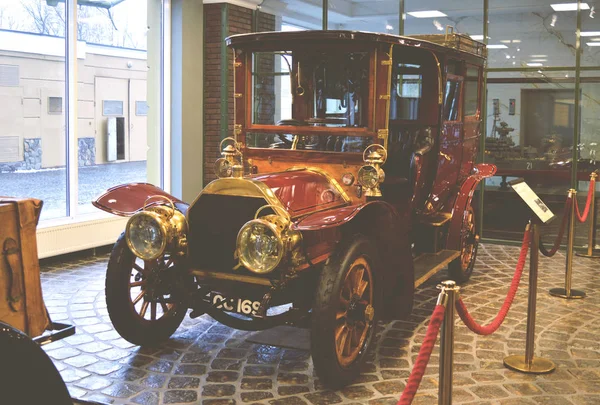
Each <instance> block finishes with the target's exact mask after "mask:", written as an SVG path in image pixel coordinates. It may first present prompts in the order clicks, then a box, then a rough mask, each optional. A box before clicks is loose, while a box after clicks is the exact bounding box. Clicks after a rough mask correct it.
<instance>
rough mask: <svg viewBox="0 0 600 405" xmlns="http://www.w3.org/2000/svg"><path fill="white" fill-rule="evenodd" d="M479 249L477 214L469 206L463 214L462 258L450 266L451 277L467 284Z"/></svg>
mask: <svg viewBox="0 0 600 405" xmlns="http://www.w3.org/2000/svg"><path fill="white" fill-rule="evenodd" d="M478 247H479V235H478V234H477V228H476V223H475V213H474V212H473V207H471V206H469V207H468V208H467V209H466V210H465V211H464V213H463V221H462V227H461V229H460V256H459V257H458V258H457V259H456V260H455V261H453V262H452V263H450V265H449V266H448V272H449V274H450V277H452V278H453V279H454V280H456V281H458V282H465V281H467V280H468V279H469V278H470V277H471V274H472V273H473V267H474V266H475V259H476V258H477V248H478Z"/></svg>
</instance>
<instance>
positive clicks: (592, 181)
mask: <svg viewBox="0 0 600 405" xmlns="http://www.w3.org/2000/svg"><path fill="white" fill-rule="evenodd" d="M595 190H596V178H595V177H592V178H591V179H590V187H589V188H588V195H587V200H586V201H585V209H584V210H583V215H581V213H580V212H579V203H578V202H577V199H576V198H575V211H576V212H577V220H578V221H579V222H581V223H583V222H585V220H586V219H587V217H588V214H589V213H590V206H591V202H592V196H593V195H594V191H595Z"/></svg>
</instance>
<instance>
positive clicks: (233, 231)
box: [188, 194, 273, 273]
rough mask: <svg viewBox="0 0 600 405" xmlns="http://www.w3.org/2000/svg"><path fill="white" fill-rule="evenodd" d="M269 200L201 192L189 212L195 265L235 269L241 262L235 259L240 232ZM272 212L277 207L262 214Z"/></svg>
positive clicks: (190, 243) (203, 267)
mask: <svg viewBox="0 0 600 405" xmlns="http://www.w3.org/2000/svg"><path fill="white" fill-rule="evenodd" d="M266 204H267V202H266V200H264V199H263V198H254V197H238V196H229V195H215V194H204V195H201V196H200V198H199V199H198V201H196V203H195V204H194V205H193V206H192V207H190V210H189V213H188V220H189V232H188V244H189V254H190V259H191V262H190V263H191V265H192V266H193V267H194V268H200V269H206V270H213V271H221V272H227V273H233V272H234V270H233V267H234V266H236V265H237V264H238V260H237V259H234V253H235V248H236V239H237V234H238V232H239V230H240V229H241V228H242V226H243V225H244V224H245V223H246V222H248V221H250V220H252V219H253V218H254V215H255V214H256V210H258V209H259V208H260V207H262V206H263V205H266ZM270 213H273V211H272V210H270V209H265V210H263V211H262V212H261V216H262V215H266V214H270ZM241 271H243V272H245V271H246V270H241ZM236 272H238V273H239V272H240V270H237V271H236Z"/></svg>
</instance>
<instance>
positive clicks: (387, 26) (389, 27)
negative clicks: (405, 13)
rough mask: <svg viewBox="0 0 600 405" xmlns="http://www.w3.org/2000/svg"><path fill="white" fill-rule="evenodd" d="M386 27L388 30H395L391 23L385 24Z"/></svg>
mask: <svg viewBox="0 0 600 405" xmlns="http://www.w3.org/2000/svg"><path fill="white" fill-rule="evenodd" d="M385 29H386V30H393V29H394V27H392V26H391V25H390V24H387V25H386V26H385Z"/></svg>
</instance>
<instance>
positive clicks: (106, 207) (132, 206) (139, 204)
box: [92, 183, 187, 217]
mask: <svg viewBox="0 0 600 405" xmlns="http://www.w3.org/2000/svg"><path fill="white" fill-rule="evenodd" d="M156 196H163V197H167V198H168V199H170V200H171V201H173V203H174V204H175V206H176V207H177V208H178V209H179V210H182V211H184V210H185V209H187V204H186V203H184V202H183V201H181V200H180V199H178V198H176V197H173V196H172V195H171V194H169V193H167V192H165V191H163V190H162V189H160V188H158V187H156V186H154V185H152V184H148V183H130V184H122V185H120V186H116V187H113V188H109V189H108V190H107V191H106V193H104V194H102V195H101V196H100V197H97V198H96V199H95V200H94V201H92V204H93V205H94V207H96V208H99V209H101V210H102V211H106V212H108V213H111V214H114V215H119V216H121V217H130V216H132V215H133V214H135V213H136V212H139V211H141V210H142V208H143V207H144V204H145V203H146V201H147V200H148V199H149V198H151V197H156ZM164 202H165V200H164V199H156V200H150V201H148V203H149V204H150V205H152V204H158V203H164Z"/></svg>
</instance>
